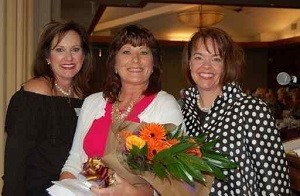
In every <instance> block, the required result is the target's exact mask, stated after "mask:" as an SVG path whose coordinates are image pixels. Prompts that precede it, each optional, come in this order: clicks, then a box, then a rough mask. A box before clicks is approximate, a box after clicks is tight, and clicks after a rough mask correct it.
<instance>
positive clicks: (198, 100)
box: [197, 95, 211, 112]
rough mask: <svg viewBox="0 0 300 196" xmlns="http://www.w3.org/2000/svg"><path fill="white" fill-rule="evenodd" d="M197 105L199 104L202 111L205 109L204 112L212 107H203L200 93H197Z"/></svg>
mask: <svg viewBox="0 0 300 196" xmlns="http://www.w3.org/2000/svg"><path fill="white" fill-rule="evenodd" d="M197 105H198V107H199V109H200V110H201V111H203V112H209V111H210V109H211V107H209V108H205V107H202V106H201V104H200V96H199V95H197Z"/></svg>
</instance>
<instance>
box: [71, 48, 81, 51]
mask: <svg viewBox="0 0 300 196" xmlns="http://www.w3.org/2000/svg"><path fill="white" fill-rule="evenodd" d="M71 51H72V52H80V51H81V48H80V47H78V48H77V47H76V48H72V49H71Z"/></svg>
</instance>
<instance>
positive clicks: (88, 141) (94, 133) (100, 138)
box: [83, 94, 156, 158]
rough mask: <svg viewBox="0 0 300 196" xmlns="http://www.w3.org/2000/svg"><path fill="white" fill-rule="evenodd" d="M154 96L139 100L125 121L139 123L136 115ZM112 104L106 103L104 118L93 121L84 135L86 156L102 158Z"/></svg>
mask: <svg viewBox="0 0 300 196" xmlns="http://www.w3.org/2000/svg"><path fill="white" fill-rule="evenodd" d="M155 96H156V94H153V95H150V96H145V97H144V98H143V99H141V100H140V101H139V102H138V103H137V104H136V105H135V106H134V107H133V109H132V111H131V112H130V113H129V115H128V116H127V117H126V120H127V121H132V122H140V120H139V118H138V115H139V114H140V113H141V112H142V111H144V109H145V108H146V107H147V106H148V105H149V104H150V103H151V101H152V100H153V99H154V97H155ZM111 111H112V104H111V103H110V102H107V103H106V106H105V114H104V116H102V117H100V118H98V119H95V120H94V122H93V123H92V126H91V127H90V129H89V131H88V133H87V134H86V136H85V138H84V141H83V149H84V151H85V153H86V154H87V156H88V157H89V158H90V157H95V156H98V157H102V156H103V153H104V150H105V146H106V139H107V136H108V132H109V130H110V125H111V123H112V115H111Z"/></svg>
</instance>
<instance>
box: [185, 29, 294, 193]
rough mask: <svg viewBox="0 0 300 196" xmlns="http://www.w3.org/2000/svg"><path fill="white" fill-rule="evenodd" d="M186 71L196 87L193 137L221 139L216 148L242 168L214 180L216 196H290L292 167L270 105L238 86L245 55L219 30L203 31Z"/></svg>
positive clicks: (190, 93) (191, 95) (190, 115)
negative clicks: (247, 93) (205, 134)
mask: <svg viewBox="0 0 300 196" xmlns="http://www.w3.org/2000/svg"><path fill="white" fill-rule="evenodd" d="M184 54H185V55H184V62H183V69H184V71H185V75H186V78H187V80H188V82H189V83H190V84H191V86H192V87H190V88H188V89H187V90H186V91H185V95H186V98H185V99H184V104H183V107H182V112H183V115H184V120H185V124H186V127H187V133H188V134H189V135H191V136H196V135H198V134H200V133H203V132H205V133H208V140H211V139H214V138H219V142H218V143H217V145H216V147H217V149H218V150H219V151H221V152H224V153H226V154H227V155H228V157H229V158H230V159H232V160H233V161H235V162H236V163H238V167H237V168H236V169H233V170H230V171H224V174H225V175H226V176H227V179H228V180H227V181H226V182H224V181H219V180H217V179H215V180H214V182H213V185H212V187H211V191H210V195H222V196H225V195H230V196H232V195H249V196H250V195H251V196H253V195H257V196H261V195H268V196H269V195H276V196H278V195H284V196H285V195H290V182H289V176H288V166H287V162H286V160H285V154H284V149H283V146H282V143H281V139H280V137H279V132H278V130H277V129H276V126H275V122H274V118H273V116H272V115H271V111H270V110H269V109H268V108H267V105H266V104H265V103H264V102H263V101H261V100H259V99H257V98H254V97H251V96H249V95H246V94H244V93H243V92H242V91H241V88H240V87H239V85H238V83H237V82H238V81H239V79H240V78H241V72H242V66H243V65H244V52H243V50H242V49H241V48H240V47H238V45H237V44H235V43H234V42H233V40H232V39H231V38H230V37H229V35H228V34H227V33H226V32H224V31H223V30H221V29H218V28H200V29H199V31H198V32H197V33H195V34H194V36H193V37H192V38H191V41H190V42H189V43H188V45H187V48H186V51H185V53H184Z"/></svg>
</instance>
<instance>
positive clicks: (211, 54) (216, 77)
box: [189, 39, 224, 94]
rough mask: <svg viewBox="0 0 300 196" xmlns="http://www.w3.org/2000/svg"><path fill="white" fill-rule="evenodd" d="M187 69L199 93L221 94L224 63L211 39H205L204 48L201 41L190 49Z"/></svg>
mask: <svg viewBox="0 0 300 196" xmlns="http://www.w3.org/2000/svg"><path fill="white" fill-rule="evenodd" d="M189 67H190V71H191V76H192V78H193V80H194V81H195V83H196V84H197V86H198V89H199V91H202V92H203V91H209V92H216V93H217V94H218V93H219V92H221V85H220V82H221V77H222V73H223V72H224V61H223V59H222V58H221V56H220V54H219V52H218V50H217V47H216V46H215V45H214V42H213V41H212V40H211V39H207V42H206V46H205V44H204V42H203V40H202V39H200V40H199V41H198V43H197V44H196V45H195V47H194V48H193V49H192V52H191V56H190V59H189Z"/></svg>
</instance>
